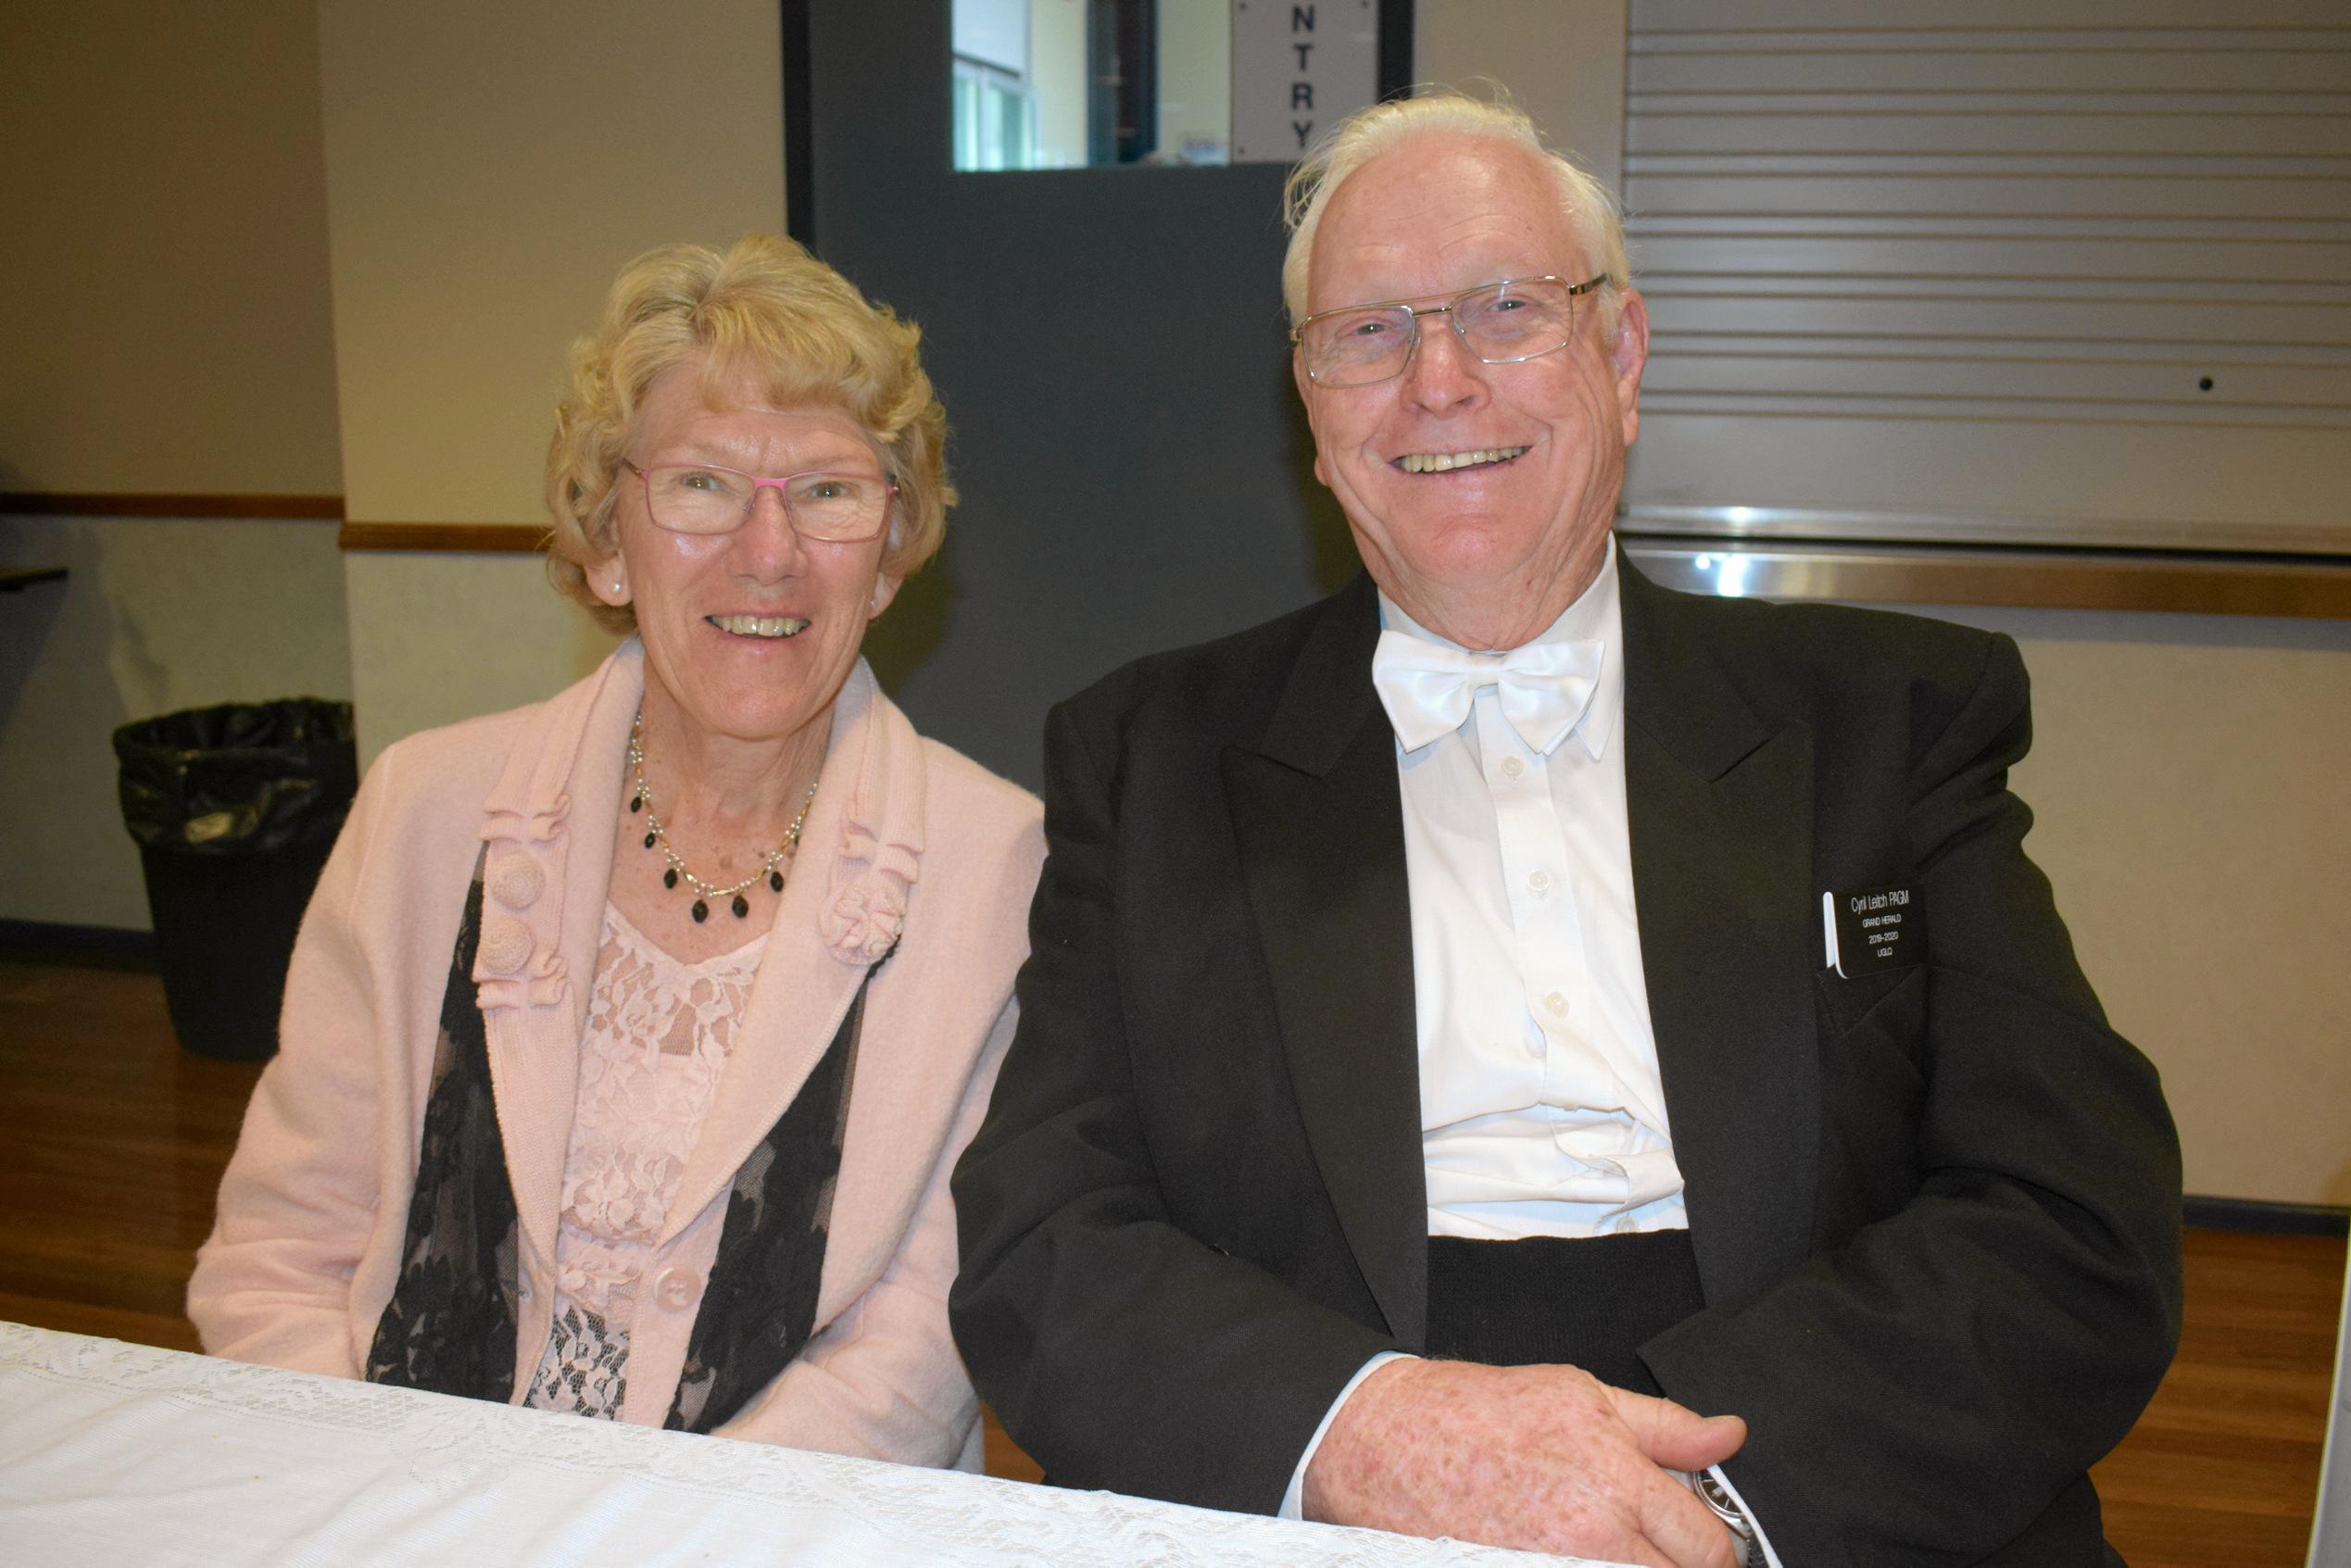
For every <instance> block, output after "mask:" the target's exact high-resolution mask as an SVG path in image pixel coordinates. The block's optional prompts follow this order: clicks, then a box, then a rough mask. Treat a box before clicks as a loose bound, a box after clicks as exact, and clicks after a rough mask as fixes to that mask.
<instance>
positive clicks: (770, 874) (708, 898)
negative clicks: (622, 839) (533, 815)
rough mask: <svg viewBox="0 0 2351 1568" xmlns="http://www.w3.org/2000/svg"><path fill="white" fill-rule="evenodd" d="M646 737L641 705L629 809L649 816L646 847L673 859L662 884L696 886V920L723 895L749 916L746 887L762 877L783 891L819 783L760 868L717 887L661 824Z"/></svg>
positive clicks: (632, 731)
mask: <svg viewBox="0 0 2351 1568" xmlns="http://www.w3.org/2000/svg"><path fill="white" fill-rule="evenodd" d="M644 740H645V710H644V709H641V708H640V709H637V713H636V721H635V722H634V723H632V724H631V725H630V726H629V773H630V776H631V777H632V778H633V779H634V780H635V787H634V788H632V789H631V790H630V792H629V809H630V810H631V811H632V812H641V813H643V815H644V817H645V826H646V834H645V847H647V849H659V850H660V852H661V858H662V859H665V860H667V861H669V863H670V864H669V869H668V870H667V871H665V872H662V873H661V885H662V886H664V887H675V886H676V885H677V884H679V883H681V882H683V883H685V884H686V885H687V886H688V887H690V888H692V889H693V890H694V893H695V899H694V908H693V909H692V910H691V911H690V912H691V913H692V914H693V916H694V923H695V924H697V925H699V924H701V923H702V922H704V921H706V920H708V919H710V905H711V903H712V902H713V901H714V900H716V899H720V898H731V899H733V900H734V903H733V904H732V905H730V906H729V907H730V908H731V909H734V911H735V919H736V920H743V919H745V918H747V917H748V915H749V914H750V912H751V902H750V900H749V899H748V898H746V897H743V890H744V889H745V888H747V887H748V886H750V885H751V884H753V883H755V882H757V881H759V880H760V879H761V877H765V878H766V879H767V885H768V887H769V888H770V889H771V890H772V891H773V892H777V893H781V892H783V891H784V873H783V872H782V871H780V870H779V869H778V868H779V867H780V866H781V865H782V864H783V863H784V862H785V861H786V860H787V859H790V858H791V856H792V851H794V850H795V849H798V847H799V846H800V827H801V825H802V824H803V823H805V822H807V821H808V809H809V807H810V805H811V803H813V802H814V800H815V799H816V785H815V784H810V785H809V786H808V794H807V795H806V796H804V797H801V800H800V809H799V814H798V816H796V817H794V818H793V819H792V825H791V826H789V827H787V828H786V829H785V830H784V842H783V843H781V844H778V845H777V846H776V847H774V848H773V849H771V850H769V851H768V852H767V857H766V859H762V860H761V862H760V869H759V870H757V871H755V872H752V873H751V874H750V875H748V876H747V877H745V878H744V879H743V880H742V881H740V882H738V883H736V884H734V885H733V886H732V887H715V886H712V885H711V884H709V883H707V882H704V881H703V880H702V879H701V878H700V877H698V876H696V875H695V874H694V873H693V872H691V871H689V870H687V869H686V864H685V858H684V857H683V856H681V855H679V854H678V852H677V851H676V849H674V848H673V847H671V845H670V835H669V833H668V831H667V830H666V829H664V828H663V827H662V826H661V819H660V815H659V814H658V813H656V812H655V811H654V809H653V791H652V790H651V788H650V787H648V786H647V784H646V782H645V746H644Z"/></svg>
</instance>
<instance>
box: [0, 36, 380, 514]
mask: <svg viewBox="0 0 2351 1568" xmlns="http://www.w3.org/2000/svg"><path fill="white" fill-rule="evenodd" d="M317 55H318V33H317V29H316V25H315V22H314V20H313V16H312V8H311V6H310V5H309V3H308V0H236V3H235V4H233V5H170V6H158V5H154V4H137V3H134V0H77V3H75V4H71V5H40V4H24V5H10V6H0V192H6V204H7V207H6V218H5V219H0V298H5V299H6V301H7V302H8V304H7V307H6V309H0V490H49V491H84V492H88V491H100V492H125V491H128V492H149V493H153V492H165V493H181V494H186V493H213V494H235V495H249V494H293V495H332V494H333V493H334V492H335V491H336V490H337V489H338V488H340V485H341V475H340V470H339V468H338V465H337V459H336V453H335V408H334V349H333V337H332V335H331V326H330V321H329V318H328V304H327V267H326V194H325V189H324V186H323V183H322V180H321V163H320V137H319V92H318V86H319V75H318V67H317Z"/></svg>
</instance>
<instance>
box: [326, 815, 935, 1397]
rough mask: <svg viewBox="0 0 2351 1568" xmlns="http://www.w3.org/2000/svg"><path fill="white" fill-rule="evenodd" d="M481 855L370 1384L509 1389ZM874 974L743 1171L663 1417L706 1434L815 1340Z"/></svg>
mask: <svg viewBox="0 0 2351 1568" xmlns="http://www.w3.org/2000/svg"><path fill="white" fill-rule="evenodd" d="M481 931H482V860H481V859H479V858H477V859H475V861H474V866H473V883H472V885H471V887H469V888H468V889H467V890H466V897H465V916H464V919H463V920H461V921H460V922H459V925H458V937H457V944H456V947H455V948H454V949H453V950H452V951H451V953H450V955H449V978H448V983H447V985H446V987H445V988H444V990H443V992H442V997H441V1028H440V1038H439V1042H438V1044H437V1046H436V1047H435V1049H434V1058H433V1088H432V1092H431V1094H430V1096H429V1097H428V1098H427V1099H426V1102H425V1110H424V1135H423V1138H422V1141H421V1146H420V1148H419V1149H418V1154H417V1173H416V1188H415V1193H414V1195H413V1196H412V1197H411V1198H409V1223H408V1234H407V1237H406V1240H405V1243H404V1245H403V1246H402V1248H401V1253H400V1278H399V1283H398V1284H397V1285H396V1286H394V1288H393V1292H392V1299H391V1300H390V1301H388V1302H386V1303H385V1304H384V1308H383V1316H382V1317H380V1318H379V1319H377V1321H376V1328H375V1339H374V1343H373V1345H372V1346H371V1348H370V1349H369V1352H368V1362H367V1368H366V1371H365V1373H364V1375H365V1377H366V1378H367V1380H368V1381H369V1382H371V1383H386V1384H391V1385H393V1386H398V1387H406V1388H424V1389H430V1390H431V1391H433V1392H434V1393H439V1394H456V1395H460V1396H462V1397H464V1398H468V1399H492V1400H496V1401H498V1402H500V1403H505V1402H507V1401H509V1399H511V1398H512V1397H513V1392H514V1355H515V1313H516V1306H515V1302H516V1297H515V1280H516V1278H517V1273H516V1250H515V1249H516V1236H517V1226H516V1216H515V1206H514V1189H513V1186H512V1185H511V1184H510V1183H509V1179H508V1175H507V1165H506V1140H505V1138H504V1137H503V1136H502V1135H500V1133H499V1131H498V1119H497V1102H496V1099H495V1098H494V1095H493V1092H492V1089H491V1084H490V1054H489V1044H488V1040H487V1038H486V1036H485V1035H484V1030H483V1026H482V1012H481V1007H480V1003H479V1000H478V997H477V993H476V991H475V988H474V984H473V955H474V950H475V948H476V947H478V946H479V945H480V940H481ZM888 961H889V955H888V954H884V955H883V956H882V959H881V960H880V961H878V962H876V963H874V965H873V966H872V967H871V968H869V969H868V970H867V971H866V972H865V978H864V980H863V982H862V983H861V984H860V985H859V986H858V989H857V996H856V997H855V999H854V1000H852V1001H851V1002H850V1003H849V1012H848V1014H847V1015H846V1016H845V1017H844V1018H843V1019H842V1020H841V1026H840V1028H839V1029H838V1030H837V1031H836V1032H835V1034H834V1035H833V1042H832V1044H831V1045H829V1046H828V1047H825V1051H824V1055H823V1058H822V1059H821V1060H819V1061H818V1062H817V1064H816V1066H815V1067H814V1068H813V1069H812V1070H811V1072H810V1073H809V1075H808V1081H807V1082H806V1083H805V1084H803V1085H801V1086H800V1092H799V1093H798V1095H796V1096H794V1097H793V1099H792V1103H791V1104H790V1105H789V1106H787V1107H786V1109H785V1111H784V1114H783V1115H782V1116H781V1117H779V1118H777V1120H776V1123H775V1125H774V1126H773V1127H772V1128H770V1129H769V1130H768V1134H767V1135H766V1136H765V1137H764V1138H762V1139H761V1141H760V1144H759V1146H758V1147H757V1148H754V1149H753V1150H752V1151H751V1156H750V1158H749V1159H748V1160H745V1161H744V1162H743V1165H742V1167H741V1169H739V1170H738V1171H736V1172H735V1182H734V1185H733V1187H732V1189H731V1190H730V1192H729V1193H728V1196H727V1203H726V1219H725V1223H724V1226H723V1229H722V1230H721V1232H720V1234H719V1248H718V1257H717V1259H716V1261H714V1262H713V1264H712V1265H711V1269H710V1283H709V1286H708V1287H707V1288H706V1289H705V1291H704V1293H703V1298H702V1305H701V1310H700V1311H698V1312H697V1313H696V1314H695V1319H694V1328H693V1332H692V1333H691V1335H689V1336H688V1337H687V1341H686V1353H685V1369H684V1371H683V1373H682V1374H680V1376H679V1378H678V1386H677V1394H676V1397H675V1398H674V1399H672V1401H671V1403H670V1411H669V1417H668V1419H667V1420H666V1421H665V1422H663V1425H665V1426H668V1427H672V1428H680V1429H684V1430H685V1431H689V1432H709V1431H712V1430H714V1429H715V1428H717V1427H720V1426H723V1425H724V1424H726V1423H727V1422H729V1421H731V1420H733V1419H734V1417H735V1415H736V1414H737V1413H738V1412H739V1411H741V1410H742V1408H743V1407H744V1405H745V1404H747V1403H748V1401H749V1400H750V1399H751V1398H752V1397H753V1396H754V1395H756V1394H758V1393H759V1392H760V1391H761V1389H763V1388H765V1387H766V1386H768V1385H769V1384H770V1383H772V1382H773V1381H774V1380H775V1378H776V1376H777V1374H780V1373H782V1372H783V1370H784V1369H785V1368H786V1366H788V1365H790V1364H791V1362H792V1361H793V1359H794V1358H795V1357H797V1356H798V1354H799V1353H800V1351H801V1349H802V1348H804V1347H805V1346H806V1345H807V1344H808V1340H809V1336H810V1335H811V1332H812V1330H813V1327H814V1323H815V1318H816V1298H817V1289H818V1286H819V1284H820V1282H821V1279H822V1276H823V1269H824V1246H825V1240H826V1235H827V1232H828V1230H829V1228H830V1226H831V1223H832V1213H833V1191H834V1185H835V1183H836V1180H837V1178H838V1176H839V1174H840V1168H841V1139H842V1135H843V1133H844V1131H845V1130H846V1129H847V1126H848V1123H849V1084H850V1081H851V1080H852V1079H853V1077H854V1076H855V1074H856V1063H857V1047H858V1039H859V1036H860V1035H861V1032H862V1030H863V1027H864V1022H865V993H866V990H867V988H868V987H869V986H871V985H873V982H874V974H875V973H877V972H879V971H880V969H881V967H882V964H884V963H886V962H888Z"/></svg>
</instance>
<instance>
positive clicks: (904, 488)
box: [547, 234, 955, 633]
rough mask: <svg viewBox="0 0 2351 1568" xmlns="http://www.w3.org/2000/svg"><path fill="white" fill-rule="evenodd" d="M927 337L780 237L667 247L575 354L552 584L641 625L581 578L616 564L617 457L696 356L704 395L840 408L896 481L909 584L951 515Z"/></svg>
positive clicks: (630, 282)
mask: <svg viewBox="0 0 2351 1568" xmlns="http://www.w3.org/2000/svg"><path fill="white" fill-rule="evenodd" d="M921 341H922V332H921V331H920V329H918V328H917V327H916V326H915V325H914V324H913V323H912V322H911V321H901V320H899V319H898V318H897V316H896V315H894V314H893V313H892V312H891V310H890V308H889V307H887V306H883V305H874V304H870V303H868V302H867V300H866V298H865V296H864V295H861V294H860V293H858V292H857V290H856V289H855V288H854V287H853V286H852V285H851V284H850V283H849V280H848V279H846V278H844V277H842V276H841V275H840V274H839V273H838V272H836V271H835V270H833V269H831V268H830V267H827V266H825V265H824V263H823V262H822V261H819V260H817V259H816V257H812V256H811V255H810V254H809V253H808V252H807V251H806V250H804V249H802V248H801V247H800V246H799V245H798V244H797V243H795V242H793V241H791V240H788V239H786V238H785V237H784V236H782V235H780V234H747V235H745V236H744V237H743V238H741V239H739V240H737V241H735V244H733V245H729V246H728V247H727V248H726V249H725V250H723V251H721V250H717V249H714V248H713V247H711V246H709V245H667V246H664V247H662V248H661V249H659V250H651V251H647V252H646V253H645V254H644V255H643V256H640V257H637V258H636V259H635V261H632V262H630V263H629V264H628V265H627V266H626V267H624V268H622V270H621V275H620V277H619V278H617V279H615V280H614V281H613V283H612V292H611V294H610V295H608V296H607V297H606V299H605V301H604V315H603V319H602V320H600V321H599V322H598V323H597V329H596V331H595V332H594V333H593V334H591V335H589V336H587V337H584V338H582V339H580V340H579V341H578V342H577V343H575V344H573V345H572V375H571V387H570V390H569V391H568V392H566V394H565V395H564V396H563V399H562V401H560V402H559V403H558V404H557V405H556V407H555V437H554V439H553V440H552V441H550V442H549V443H548V444H547V510H548V512H549V513H551V514H552V515H553V517H554V520H555V521H554V528H553V530H552V532H551V536H550V538H549V539H548V542H547V578H548V580H549V581H550V582H552V583H554V584H555V587H556V591H557V592H558V593H560V594H562V595H563V596H566V597H567V598H572V599H575V600H577V601H578V602H579V603H581V604H583V605H585V606H586V607H587V608H588V612H589V613H590V614H592V615H593V616H595V617H596V619H597V622H598V623H599V624H601V625H603V626H604V627H605V628H607V629H608V630H610V631H613V632H621V633H625V632H629V631H633V630H634V629H635V625H636V616H635V611H634V610H632V609H631V608H629V607H628V606H626V605H619V606H614V605H608V604H604V603H602V602H601V601H599V600H598V599H597V597H596V596H595V594H594V593H593V592H592V591H590V589H589V588H588V585H587V571H588V569H589V568H591V567H594V566H596V565H597V564H598V563H600V562H603V561H608V560H610V559H611V558H612V554H613V552H614V550H615V549H617V548H618V544H619V542H618V539H617V537H616V535H615V533H614V532H613V517H614V512H615V510H616V508H617V507H618V505H619V499H620V495H621V486H620V480H621V476H622V467H621V461H622V456H623V455H624V454H625V453H626V451H627V449H628V446H629V444H630V442H631V441H632V440H633V438H634V437H635V433H636V419H637V413H638V410H639V409H640V408H642V407H643V405H644V402H645V397H646V394H647V391H648V390H649V389H650V388H651V386H652V384H653V383H654V382H655V380H656V379H658V378H659V377H660V375H661V373H662V372H663V371H665V370H670V369H671V368H673V366H677V365H685V364H691V363H694V362H696V361H699V362H700V364H701V373H702V382H703V385H704V386H705V387H706V388H713V389H715V388H719V387H723V386H726V385H728V384H730V383H733V382H734V381H735V378H736V377H738V376H742V375H744V374H746V373H748V374H749V375H750V376H751V377H752V378H753V379H754V380H755V382H757V383H761V384H762V385H763V395H764V397H765V399H766V401H768V402H769V403H771V404H773V405H774V406H775V407H777V408H802V407H810V406H814V407H818V408H835V409H838V410H839V411H840V412H841V413H843V414H846V415H847V416H848V417H849V419H850V420H854V421H855V422H856V423H858V424H859V425H861V426H862V427H863V428H864V430H865V432H866V433H868V434H869V435H870V436H872V437H873V440H874V445H875V446H876V447H877V448H878V449H879V451H880V453H881V456H882V458H883V461H884V462H885V463H886V465H887V467H888V470H889V476H890V479H891V480H892V482H893V483H896V484H897V485H898V499H897V501H896V502H895V504H893V506H892V507H891V508H890V526H889V533H888V536H887V538H886V541H885V542H884V544H883V546H882V571H883V573H884V575H886V576H893V577H903V576H905V575H906V574H907V573H909V572H911V571H914V570H915V569H916V568H917V567H920V566H921V565H922V564H923V563H924V561H926V560H928V559H930V558H931V557H932V556H934V555H936V554H937V552H938V546H939V541H940V539H941V537H942V536H943V535H944V534H945V533H946V532H947V508H949V507H951V506H953V505H954V504H955V488H954V486H953V485H952V484H950V483H949V482H948V478H947V460H946V443H947V410H946V409H944V408H941V407H939V401H938V395H937V393H936V392H935V391H933V390H932V387H931V378H930V377H929V376H927V375H925V374H924V372H923V366H922V361H921V358H919V356H918V355H917V353H916V346H917V345H918V344H920V342H921Z"/></svg>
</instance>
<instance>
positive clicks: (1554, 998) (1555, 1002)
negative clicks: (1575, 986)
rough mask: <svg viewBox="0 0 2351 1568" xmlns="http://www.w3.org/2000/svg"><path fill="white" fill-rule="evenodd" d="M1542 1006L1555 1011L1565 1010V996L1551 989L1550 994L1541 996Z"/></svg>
mask: <svg viewBox="0 0 2351 1568" xmlns="http://www.w3.org/2000/svg"><path fill="white" fill-rule="evenodd" d="M1543 1006H1545V1007H1547V1008H1549V1009H1550V1010H1552V1011H1553V1012H1555V1013H1559V1012H1565V1011H1566V1010H1567V998H1566V997H1563V996H1561V995H1560V994H1559V993H1558V992H1556V991H1553V993H1552V994H1551V995H1550V996H1548V997H1544V998H1543Z"/></svg>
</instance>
